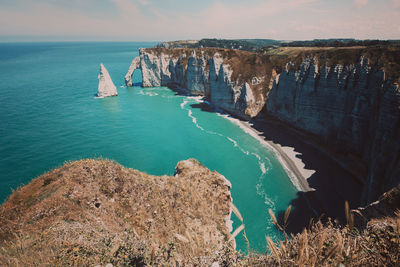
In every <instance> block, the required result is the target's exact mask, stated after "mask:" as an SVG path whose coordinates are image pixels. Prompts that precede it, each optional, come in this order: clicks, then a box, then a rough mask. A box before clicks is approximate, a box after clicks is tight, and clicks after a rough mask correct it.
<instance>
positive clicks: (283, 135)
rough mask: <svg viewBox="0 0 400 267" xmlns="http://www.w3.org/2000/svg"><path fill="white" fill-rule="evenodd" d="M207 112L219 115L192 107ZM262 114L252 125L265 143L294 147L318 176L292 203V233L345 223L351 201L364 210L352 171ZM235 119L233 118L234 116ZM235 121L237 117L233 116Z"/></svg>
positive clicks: (206, 106)
mask: <svg viewBox="0 0 400 267" xmlns="http://www.w3.org/2000/svg"><path fill="white" fill-rule="evenodd" d="M191 107H192V108H198V109H201V110H202V111H206V112H219V111H218V110H217V109H216V108H215V107H214V106H212V105H209V104H208V103H198V104H192V105H191ZM263 113H265V111H264V112H263V111H262V112H260V114H259V115H258V116H257V117H256V118H254V119H253V120H251V121H250V123H251V124H252V125H253V128H254V129H256V130H257V131H259V132H260V133H261V136H263V137H264V139H265V140H267V141H271V142H273V143H275V144H279V145H281V146H288V147H293V148H294V151H295V152H298V153H299V154H297V155H296V157H297V158H299V159H301V161H302V162H303V163H304V164H305V167H304V168H305V169H308V170H314V171H315V172H314V173H313V174H312V175H311V176H310V177H309V178H308V179H307V182H308V184H309V186H310V187H311V188H313V191H309V192H301V191H299V192H298V193H297V197H296V198H295V199H293V200H292V201H291V203H290V204H291V205H292V210H291V213H290V217H289V224H288V226H287V229H286V230H287V232H288V233H294V234H295V233H299V232H301V231H302V230H303V228H305V227H308V226H309V223H310V221H311V220H317V219H321V220H322V221H326V220H327V219H328V218H331V219H332V220H337V221H338V222H339V223H345V216H344V203H345V201H346V200H347V201H348V202H349V205H350V208H358V207H359V206H360V200H361V194H362V192H361V191H362V190H361V188H362V185H361V184H360V182H358V181H357V180H356V178H355V177H354V176H353V174H351V173H350V172H349V171H347V170H346V169H344V168H343V167H342V166H340V165H339V163H337V162H336V161H335V160H334V159H332V158H331V157H329V156H328V155H327V154H326V152H322V151H321V150H319V149H317V148H316V147H315V146H313V145H311V144H310V142H309V141H310V140H311V137H308V136H307V137H304V135H299V134H298V133H297V132H296V131H295V130H294V129H292V128H290V127H288V126H286V125H284V124H282V123H281V122H279V121H277V120H275V119H273V118H271V117H269V116H265V115H264V114H263ZM230 116H233V115H230ZM233 117H234V116H233ZM284 213H285V210H282V211H279V212H278V213H277V218H278V220H279V221H280V222H282V221H283V217H284Z"/></svg>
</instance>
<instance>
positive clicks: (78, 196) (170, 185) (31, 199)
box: [0, 159, 234, 266]
mask: <svg viewBox="0 0 400 267" xmlns="http://www.w3.org/2000/svg"><path fill="white" fill-rule="evenodd" d="M230 187H231V185H230V183H229V182H228V181H227V180H226V179H225V177H223V176H222V175H221V174H219V173H217V172H215V171H213V172H212V171H210V170H209V169H207V168H206V167H204V166H203V165H201V164H200V163H199V162H198V161H196V160H194V159H189V160H185V161H181V162H179V163H178V164H177V167H176V170H175V175H174V176H166V175H164V176H152V175H148V174H145V173H141V172H139V171H137V170H132V169H128V168H124V167H123V166H121V165H119V164H117V163H115V162H111V161H108V160H91V159H86V160H81V161H76V162H72V163H68V164H66V165H65V166H63V167H61V168H59V169H55V170H53V171H51V172H49V173H46V174H44V175H42V176H40V177H39V178H37V179H35V180H33V181H32V182H31V183H29V184H28V185H26V186H24V187H22V188H19V189H18V190H16V191H15V192H14V193H13V194H12V195H11V196H10V198H9V199H8V200H7V201H6V202H5V203H3V204H2V205H1V206H0V247H1V251H0V265H2V266H8V265H9V266H13V265H15V264H13V263H15V262H18V263H19V264H20V265H22V266H33V265H36V266H37V265H38V266H47V265H48V266H71V265H80V266H96V265H101V266H104V265H105V264H107V263H110V262H111V263H112V264H113V265H114V266H128V265H129V266H178V265H179V266H210V265H211V264H212V263H213V262H215V261H217V262H220V263H222V262H223V261H224V260H225V259H226V258H225V256H224V255H225V253H232V252H233V249H234V242H232V241H233V240H232V239H230V238H231V234H230V230H231V229H229V222H230V214H231V205H232V203H231V202H232V198H231V194H230ZM15 233H22V234H21V235H16V234H15ZM16 246H18V249H16V248H17V247H16ZM18 251H21V253H20V252H18ZM35 255H40V257H36V256H35Z"/></svg>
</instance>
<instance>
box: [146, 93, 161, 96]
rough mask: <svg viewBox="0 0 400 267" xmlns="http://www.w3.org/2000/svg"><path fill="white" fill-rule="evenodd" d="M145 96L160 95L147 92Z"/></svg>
mask: <svg viewBox="0 0 400 267" xmlns="http://www.w3.org/2000/svg"><path fill="white" fill-rule="evenodd" d="M145 94H146V95H148V96H157V95H158V93H154V92H146V93H145Z"/></svg>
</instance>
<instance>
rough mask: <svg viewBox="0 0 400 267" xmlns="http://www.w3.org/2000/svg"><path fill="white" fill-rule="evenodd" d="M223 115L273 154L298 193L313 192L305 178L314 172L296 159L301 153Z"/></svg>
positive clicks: (243, 122)
mask: <svg viewBox="0 0 400 267" xmlns="http://www.w3.org/2000/svg"><path fill="white" fill-rule="evenodd" d="M223 115H225V116H224V117H226V119H228V120H229V121H231V122H232V123H234V124H236V125H237V126H239V127H240V128H241V129H242V130H243V131H244V132H246V133H247V134H249V135H251V136H252V137H253V138H255V139H256V140H258V141H259V142H260V144H261V145H262V146H264V147H265V148H266V149H268V150H269V151H271V152H272V153H274V155H275V156H276V158H277V159H278V161H279V162H280V163H281V165H282V167H283V168H284V170H285V172H286V173H287V174H288V176H289V178H290V180H291V182H292V183H293V185H294V186H295V187H296V189H297V190H298V191H301V192H310V191H314V189H313V188H311V187H310V186H309V184H308V182H307V178H309V177H310V176H311V175H312V174H313V173H314V172H315V170H309V169H306V168H305V164H304V162H303V161H302V160H301V159H300V158H297V157H296V156H297V155H299V154H300V155H301V153H298V152H295V151H294V150H295V148H294V147H289V146H288V147H286V146H282V145H280V144H278V143H274V142H273V141H272V140H265V139H264V137H263V135H262V133H261V132H260V131H258V130H257V129H255V128H254V127H253V125H252V124H251V123H250V122H247V121H243V120H240V119H237V118H234V117H232V116H231V115H229V114H223Z"/></svg>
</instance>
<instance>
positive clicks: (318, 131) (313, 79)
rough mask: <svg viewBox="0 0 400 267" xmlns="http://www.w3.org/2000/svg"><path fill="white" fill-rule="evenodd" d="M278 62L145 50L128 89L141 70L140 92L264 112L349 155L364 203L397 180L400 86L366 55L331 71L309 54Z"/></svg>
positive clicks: (245, 55) (219, 52)
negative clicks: (178, 93) (164, 90)
mask: <svg viewBox="0 0 400 267" xmlns="http://www.w3.org/2000/svg"><path fill="white" fill-rule="evenodd" d="M276 62H279V58H278V57H275V58H274V57H268V56H264V57H263V56H262V55H259V54H255V53H249V52H244V51H237V50H224V49H211V48H208V49H179V48H177V49H165V48H151V49H140V55H139V57H137V58H136V59H135V60H134V61H133V62H132V65H131V67H130V68H129V71H128V74H127V75H126V84H127V85H128V86H129V85H131V84H132V81H131V76H132V74H133V72H134V70H135V69H141V70H142V78H143V87H152V86H168V87H170V88H178V89H182V90H183V91H185V92H187V93H189V94H193V95H203V96H205V97H207V98H208V99H209V100H210V102H211V103H212V104H213V105H215V106H216V107H219V108H221V109H223V110H225V111H227V112H229V113H231V114H234V115H236V116H239V117H241V118H245V119H250V118H253V117H255V116H257V115H258V114H259V113H260V111H261V110H262V109H263V108H265V113H266V114H267V115H269V116H272V117H275V118H276V119H278V120H280V121H281V122H284V123H286V124H288V125H290V126H292V127H295V128H297V129H300V130H302V131H304V132H307V133H309V134H310V135H312V136H313V137H316V138H318V139H319V140H320V141H322V142H323V143H325V144H327V145H329V146H333V147H334V150H335V151H336V152H337V153H340V154H342V155H346V159H349V161H348V162H347V160H345V162H344V163H343V164H344V166H353V163H354V162H357V166H356V165H354V167H357V168H356V169H357V170H358V171H357V172H359V173H360V176H361V179H362V180H363V181H362V183H363V184H364V196H363V200H364V202H365V203H369V202H371V201H372V200H374V199H376V198H377V197H378V196H379V195H380V194H381V193H383V192H385V191H387V190H389V189H390V188H392V187H393V186H395V185H397V184H398V183H399V182H400V152H399V151H400V88H399V85H398V84H396V83H394V82H393V80H391V79H386V78H385V75H386V74H385V72H384V71H383V70H382V69H381V68H379V67H376V66H374V65H373V64H371V63H370V62H369V60H368V59H367V58H365V57H361V58H359V61H358V62H356V61H355V62H353V63H352V64H347V65H340V64H331V65H330V66H327V65H326V64H320V63H318V60H316V58H314V57H312V56H309V57H306V58H303V59H302V64H300V66H299V67H296V66H295V65H294V63H292V62H290V60H288V61H286V62H285V61H282V62H281V63H276ZM286 63H287V64H286ZM285 64H286V67H285ZM262 113H264V112H262ZM262 113H261V114H262ZM265 113H264V114H265ZM349 163H350V165H348V164H349ZM358 165H360V166H358Z"/></svg>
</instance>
